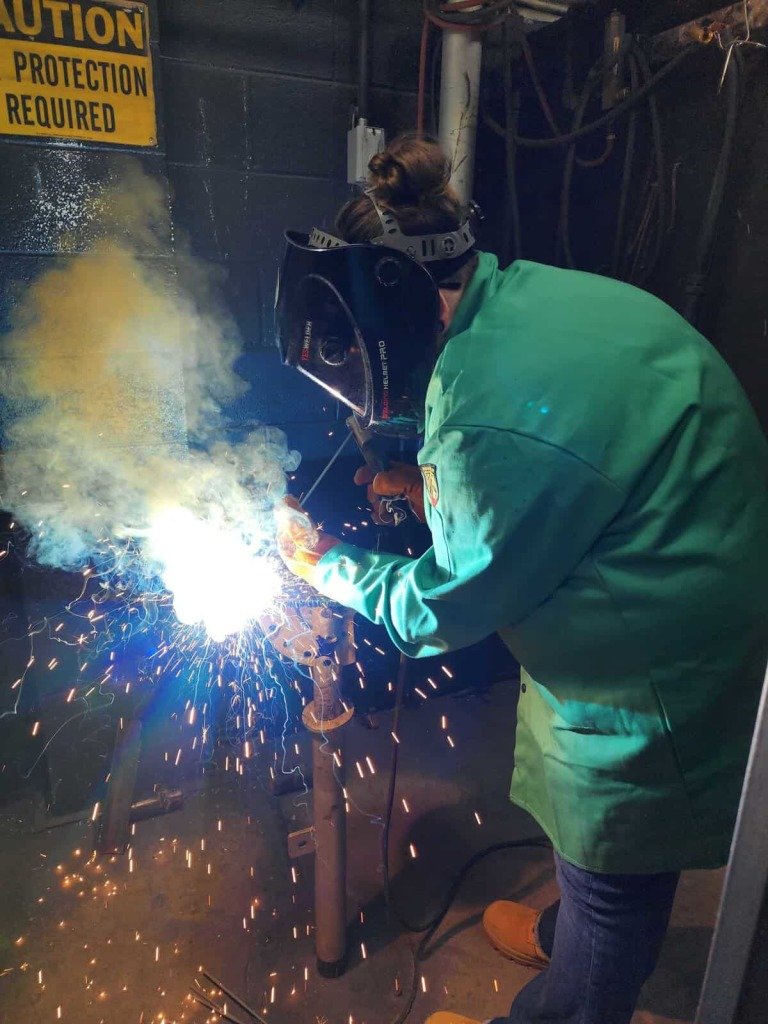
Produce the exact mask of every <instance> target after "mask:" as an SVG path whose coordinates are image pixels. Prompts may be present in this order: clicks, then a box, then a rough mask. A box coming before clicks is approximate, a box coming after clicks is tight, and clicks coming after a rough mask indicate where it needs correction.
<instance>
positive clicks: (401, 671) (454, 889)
mask: <svg viewBox="0 0 768 1024" xmlns="http://www.w3.org/2000/svg"><path fill="white" fill-rule="evenodd" d="M408 664H409V662H408V658H407V657H406V656H405V655H404V654H401V655H400V665H399V668H398V673H397V689H396V694H395V711H394V716H393V720H392V732H393V733H394V735H395V736H399V728H398V727H399V723H400V712H401V710H402V707H403V700H404V697H405V689H406V684H407V680H408ZM399 749H400V747H399V744H398V743H397V741H396V740H394V738H393V740H392V764H391V769H390V773H389V792H388V794H387V807H386V811H385V812H384V827H383V830H382V834H381V866H382V874H383V886H384V901H385V903H386V906H387V910H388V911H389V912H390V913H391V914H392V915H393V916H394V917H395V918H396V920H397V921H398V922H399V923H400V925H401V926H402V927H403V928H404V929H405V930H406V931H409V932H424V934H423V935H422V937H421V939H420V940H419V943H418V945H417V946H416V948H415V949H413V948H412V949H411V954H412V956H413V975H412V978H411V989H410V992H409V993H408V999H407V1001H406V1004H405V1006H404V1007H403V1009H402V1010H401V1011H400V1012H399V1013H398V1015H397V1017H396V1018H395V1019H394V1020H393V1021H392V1024H404V1021H405V1020H407V1018H408V1017H409V1015H410V1013H411V1010H412V1009H413V1006H414V1003H415V1002H416V996H417V995H418V990H419V963H420V961H422V960H425V959H426V957H427V946H428V945H429V943H430V941H431V939H432V937H433V936H434V934H435V932H436V931H437V929H438V928H439V927H440V925H441V924H442V922H443V920H444V918H445V916H446V914H447V913H448V911H449V910H450V909H451V907H452V906H453V901H454V900H455V899H456V896H457V895H458V893H459V890H460V889H461V887H462V885H463V884H464V880H465V879H466V878H467V876H468V875H469V873H470V872H471V871H472V870H473V868H474V867H475V866H476V865H477V864H479V863H480V861H482V860H485V858H486V857H490V856H491V854H494V853H499V852H501V851H502V850H521V849H526V848H533V847H540V848H543V849H551V846H552V844H551V843H550V842H549V840H548V839H546V838H545V837H544V836H531V837H530V838H528V839H514V840H508V841H507V842H504V843H494V844H493V846H488V847H486V848H485V849H484V850H480V851H478V852H477V853H476V854H474V855H473V856H472V857H470V859H469V860H468V861H467V862H466V863H465V864H464V865H463V867H462V868H461V869H460V870H459V872H458V873H457V875H456V877H455V878H454V880H453V881H452V882H451V885H450V887H449V889H448V893H447V895H446V897H445V899H444V900H443V903H442V905H441V907H440V909H439V910H438V911H437V912H436V913H435V914H434V915H433V916H432V917H431V918H430V919H429V920H427V921H425V922H424V923H423V924H414V923H413V922H411V921H408V920H407V918H405V917H404V916H403V914H402V913H401V912H400V911H399V910H398V908H397V907H396V906H395V903H394V899H393V897H392V892H391V889H390V880H389V833H390V827H391V824H392V810H393V807H394V803H395V788H396V785H397V766H398V753H399Z"/></svg>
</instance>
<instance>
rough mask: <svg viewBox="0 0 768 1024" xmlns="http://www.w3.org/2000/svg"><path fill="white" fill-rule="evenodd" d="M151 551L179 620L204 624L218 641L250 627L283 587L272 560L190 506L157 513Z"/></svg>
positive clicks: (150, 541)
mask: <svg viewBox="0 0 768 1024" xmlns="http://www.w3.org/2000/svg"><path fill="white" fill-rule="evenodd" d="M147 553H148V554H149V555H150V557H151V558H152V559H153V560H155V561H156V562H157V563H159V565H160V566H161V575H162V579H163V583H164V584H165V586H166V587H167V589H168V590H169V591H170V592H171V593H172V594H173V607H174V611H175V612H176V617H177V618H178V620H179V621H180V622H183V623H186V624H188V625H195V624H198V623H199V624H201V625H203V626H204V627H205V630H206V632H207V633H208V635H209V636H210V638H211V639H212V640H215V641H217V642H221V641H223V640H225V639H226V638H227V637H228V636H231V635H232V634H233V633H239V632H241V631H242V630H243V629H245V628H246V626H248V625H249V623H250V622H251V621H252V620H253V619H254V618H256V616H257V615H259V613H261V612H263V611H264V610H265V609H266V608H268V607H269V606H270V605H271V604H272V603H273V601H274V599H275V598H276V597H277V594H278V593H279V591H280V586H281V582H280V576H279V574H278V572H277V569H276V568H275V566H274V564H273V562H272V561H271V560H270V559H269V558H267V557H266V556H265V555H263V554H257V553H256V552H255V551H254V549H253V546H252V545H251V544H249V543H248V542H247V540H246V539H245V538H244V537H243V536H242V534H241V533H240V532H238V531H237V530H234V529H232V528H227V527H226V526H225V525H224V524H221V523H216V522H211V521H209V520H205V519H200V518H198V517H197V516H196V515H195V514H194V513H193V512H191V511H190V510H189V509H186V508H181V507H178V506H177V507H175V508H167V509H163V510H162V511H161V512H159V513H157V515H156V516H155V517H154V521H153V524H152V526H151V527H150V529H149V532H148V536H147Z"/></svg>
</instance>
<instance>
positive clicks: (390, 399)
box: [276, 136, 768, 1024]
mask: <svg viewBox="0 0 768 1024" xmlns="http://www.w3.org/2000/svg"><path fill="white" fill-rule="evenodd" d="M286 238H287V246H286V253H285V258H284V262H283V265H282V268H281V274H280V282H279V287H278V295H277V303H276V314H277V329H278V341H279V344H280V347H281V350H282V355H283V359H284V361H285V362H287V363H289V364H291V365H294V366H296V367H298V368H299V369H300V370H301V371H303V372H304V373H305V374H306V375H308V376H309V377H310V378H312V379H313V380H315V381H316V382H317V383H318V384H320V385H322V386H323V387H324V388H325V389H326V390H327V391H329V392H330V393H331V394H333V395H335V396H336V397H337V398H338V399H340V400H341V401H342V402H344V403H346V404H347V405H348V406H349V407H350V408H351V409H352V411H353V413H354V414H355V416H356V417H357V418H358V421H359V422H360V423H361V424H363V426H366V427H371V428H372V429H373V430H375V431H376V432H378V433H380V434H382V435H384V436H395V437H402V436H418V435H423V443H422V445H421V448H420V450H419V452H418V467H415V466H414V467H411V466H406V465H395V466H393V467H392V468H391V469H390V470H389V471H387V472H382V473H379V474H378V475H376V476H375V477H373V479H371V476H372V474H371V473H370V472H368V471H363V472H360V473H358V476H357V481H358V482H359V483H364V484H367V486H368V493H369V497H370V499H371V502H372V504H373V507H374V509H376V508H377V507H378V503H379V502H380V501H381V500H382V499H384V498H386V497H391V496H393V495H405V496H406V497H407V498H408V500H409V501H410V503H411V505H412V506H413V508H414V510H415V511H416V512H417V514H419V515H420V516H422V517H423V518H425V519H426V522H427V525H428V527H429V530H430V532H431V535H432V546H431V547H430V548H429V550H428V551H426V552H425V554H423V555H422V556H421V557H420V558H407V557H404V556H402V555H395V554H389V553H386V552H382V551H378V552H373V551H368V550H365V549H363V548H359V547H355V546H353V545H350V544H346V543H341V542H340V541H339V540H338V539H336V538H334V537H331V536H328V535H327V534H324V533H323V532H322V531H317V530H307V531H302V530H298V531H297V530H296V529H295V527H293V528H286V529H285V531H284V533H283V535H282V537H281V538H280V543H281V548H282V553H283V557H284V559H285V560H286V563H287V565H288V566H289V568H290V569H291V570H292V571H293V572H294V573H296V574H297V575H299V576H301V577H302V578H304V579H305V580H307V581H309V582H310V583H311V584H312V585H313V586H314V587H316V588H317V589H318V590H319V591H320V592H321V593H322V594H325V595H327V596H328V597H329V598H332V599H334V600H335V601H338V602H339V603H341V604H343V605H347V606H349V607H351V608H353V609H355V610H356V611H357V612H359V613H360V614H362V615H364V616H365V617H367V618H368V619H370V620H371V621H372V622H375V623H377V624H380V625H383V626H384V627H385V628H386V630H387V632H388V633H389V636H390V637H391V639H392V641H393V643H394V644H395V645H396V646H397V647H398V648H399V649H400V651H402V652H404V653H405V654H406V655H408V656H409V657H413V658H417V657H425V656H429V655H437V654H442V653H444V652H446V651H451V650H455V649H457V648H461V647H464V646H466V645H469V644H472V643H474V642H476V641H479V640H481V639H482V638H484V637H486V636H488V635H489V634H491V633H493V632H494V631H498V632H499V633H500V634H501V636H502V638H503V639H504V640H505V641H506V643H507V644H508V646H509V648H510V650H511V651H512V653H513V654H514V656H515V657H516V658H517V660H518V661H519V662H520V664H521V666H522V670H521V686H520V697H519V704H518V717H517V732H516V740H515V752H514V762H515V763H514V772H513V776H512V788H511V798H512V800H513V801H514V802H515V803H517V804H518V805H519V806H520V807H523V808H524V809H525V810H527V811H528V812H530V814H531V815H532V816H533V817H534V818H535V819H536V821H537V822H538V823H539V824H540V826H541V827H542V829H543V830H544V831H545V832H546V834H547V835H548V836H549V838H550V839H551V841H552V845H553V847H554V851H555V853H554V855H555V864H556V870H557V881H558V885H559V890H560V899H559V901H558V902H557V903H555V904H554V905H553V906H551V907H549V908H547V909H546V910H544V911H543V912H542V913H537V912H535V911H534V910H532V909H530V908H528V907H525V906H521V905H518V904H515V903H512V902H506V901H500V902H496V903H493V904H491V905H490V906H489V907H488V908H487V910H486V912H485V915H484V918H483V926H484V929H485V932H486V934H487V936H488V938H489V940H490V942H491V943H492V944H493V946H494V947H495V948H496V949H497V950H498V951H499V952H500V953H501V954H502V955H503V956H505V957H508V958H509V959H511V960H514V961H517V962H518V963H521V964H525V965H526V966H528V967H531V968H533V969H538V970H539V971H540V973H539V974H538V975H537V976H536V977H535V978H534V979H533V980H532V981H530V983H529V984H527V985H526V986H525V987H524V988H523V989H522V991H521V992H520V993H519V994H518V996H517V997H516V999H515V1001H514V1003H513V1005H512V1008H511V1010H510V1012H509V1016H508V1017H504V1018H497V1020H498V1022H499V1024H502V1022H503V1021H504V1022H513V1024H537V1022H541V1024H543V1022H547V1024H629V1020H630V1017H631V1016H632V1012H633V1009H634V1007H635V1005H636V1003H637V1000H638V996H639V993H640V989H641V986H642V985H643V983H644V982H645V980H646V979H647V978H648V977H649V975H650V974H651V972H652V970H653V968H654V966H655V964H656V962H657V959H658V956H659V951H660V947H661V943H662V939H663V936H664V933H665V931H666V928H667V925H668V921H669V917H670V912H671V908H672V903H673V899H674V895H675V889H676V886H677V883H678V879H679V875H680V872H681V871H682V870H685V869H691V868H716V867H719V866H721V865H723V864H724V863H725V862H726V860H727V858H728V852H729V843H730V839H731V834H732V829H733V824H734V819H735V814H736V810H737V805H738V800H739V793H740V788H741V784H742V779H743V775H744V770H745V764H746V758H747V754H748V749H749V744H750V739H751V734H752V729H753V724H754V719H755V715H756V710H757V704H758V697H759V691H760V684H761V681H762V677H763V671H764V668H765V660H766V655H767V654H768V445H767V444H766V440H765V438H764V436H763V434H762V432H761V430H760V427H759V425H758V422H757V420H756V417H755V415H754V413H753V411H752V409H751V407H750V405H749V402H748V400H747V399H746V397H745V395H744V393H743V392H742V390H741V388H740V386H739V384H738V383H737V381H736V379H735V377H734V375H733V374H732V373H731V371H730V370H729V368H728V367H727V365H726V364H725V362H724V361H723V360H722V359H721V358H720V356H719V355H718V353H717V352H716V351H715V349H714V348H713V347H712V346H711V345H710V344H709V343H708V342H707V341H706V340H705V339H704V338H703V337H702V336H701V335H700V334H699V333H698V332H697V331H696V330H695V329H694V328H693V327H691V326H690V325H689V324H688V323H687V322H686V321H685V320H683V319H682V317H680V316H679V315H678V314H677V313H676V312H674V311H673V310H672V309H671V308H670V307H668V306H667V305H665V304H664V303H663V302H661V301H660V300H659V299H656V298H654V297H653V296H651V295H649V294H647V293H645V292H643V291H640V290H638V289H637V288H634V287H631V286H629V285H627V284H624V283H622V282H619V281H615V280H612V279H609V278H604V277H598V276H594V275H591V274H586V273H579V272H576V271H570V270H561V269H557V268H553V267H548V266H542V265H539V264H536V263H531V262H527V261H524V260H518V261H516V262H515V263H513V264H512V265H511V266H509V267H508V268H507V269H506V270H501V269H500V268H499V265H498V262H497V260H496V257H495V256H493V255H491V254H489V253H486V252H479V251H477V250H476V247H475V240H474V236H473V232H472V227H471V224H470V221H469V219H468V211H466V210H464V209H463V208H462V207H461V206H460V204H459V202H458V199H457V197H456V195H455V194H454V192H453V191H452V189H451V188H450V186H449V184H448V167H447V164H446V160H445V157H444V155H443V154H442V152H441V151H440V149H439V147H438V146H437V144H436V143H435V142H433V141H432V140H429V139H423V138H418V137H416V136H404V137H401V138H399V139H397V140H395V141H394V142H393V143H391V144H390V146H389V147H388V148H387V149H386V150H385V151H384V152H382V153H380V154H378V155H377V156H375V157H374V158H373V160H371V163H370V177H369V188H368V190H367V191H366V192H365V193H363V194H360V195H358V196H356V197H355V198H353V199H351V200H350V201H349V202H347V203H346V205H345V206H344V207H343V208H342V209H341V211H340V213H339V215H338V219H337V229H336V235H329V234H327V233H325V232H322V231H318V230H314V231H313V232H312V234H311V235H309V236H306V235H300V234H296V233H292V232H287V233H286ZM425 498H426V500H425ZM430 1024H469V1019H468V1018H466V1017H463V1016H461V1015H459V1014H457V1013H447V1012H446V1013H438V1014H436V1015H434V1016H433V1017H432V1018H430Z"/></svg>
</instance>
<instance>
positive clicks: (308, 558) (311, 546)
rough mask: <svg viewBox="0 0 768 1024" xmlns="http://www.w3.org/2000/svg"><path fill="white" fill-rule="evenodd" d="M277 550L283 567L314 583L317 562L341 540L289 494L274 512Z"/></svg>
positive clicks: (311, 583) (311, 584)
mask: <svg viewBox="0 0 768 1024" xmlns="http://www.w3.org/2000/svg"><path fill="white" fill-rule="evenodd" d="M276 519H277V549H278V551H279V552H280V557H281V558H282V560H283V561H284V562H285V564H286V566H287V567H288V568H289V569H290V571H291V572H292V573H293V574H294V576H299V577H300V578H301V579H303V580H305V581H306V582H307V583H309V584H310V586H314V570H315V566H316V565H317V563H318V562H319V561H320V559H321V558H322V557H323V555H324V554H326V553H327V552H328V551H330V550H331V548H335V547H336V546H337V545H338V544H341V541H340V540H339V539H338V537H332V536H331V535H330V534H329V533H323V531H322V530H321V529H320V528H319V527H318V526H317V525H316V524H315V522H314V521H313V520H312V517H311V516H310V515H309V514H308V513H307V512H305V511H304V509H303V508H302V507H301V505H300V504H299V503H298V501H297V500H296V499H295V498H294V497H292V496H291V495H288V497H286V498H285V501H284V504H283V506H282V507H280V508H278V509H277V511H276Z"/></svg>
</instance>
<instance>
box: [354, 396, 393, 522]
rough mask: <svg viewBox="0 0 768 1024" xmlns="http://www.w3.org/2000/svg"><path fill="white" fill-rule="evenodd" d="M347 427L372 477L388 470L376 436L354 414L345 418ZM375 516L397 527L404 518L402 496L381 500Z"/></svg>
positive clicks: (387, 463)
mask: <svg viewBox="0 0 768 1024" xmlns="http://www.w3.org/2000/svg"><path fill="white" fill-rule="evenodd" d="M347 426H348V427H349V432H350V434H351V435H352V437H354V439H355V443H356V444H357V447H358V448H359V449H360V454H361V455H362V456H363V459H364V460H365V464H366V466H367V467H368V468H369V469H370V471H371V472H372V473H373V474H374V476H375V475H376V473H383V472H384V471H385V470H387V469H389V461H388V459H387V457H386V455H385V454H384V452H383V451H382V449H381V441H380V440H379V438H378V437H377V436H376V434H374V433H373V431H372V430H369V429H368V428H367V427H363V426H361V425H360V422H359V420H358V419H357V417H356V416H355V415H354V414H353V415H352V416H349V417H347ZM377 514H378V517H379V519H380V520H381V522H382V523H384V524H385V525H387V526H399V525H400V524H401V523H402V522H404V521H405V518H406V511H405V498H404V496H403V495H395V496H394V497H391V498H382V499H381V501H380V502H379V509H378V513H377Z"/></svg>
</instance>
